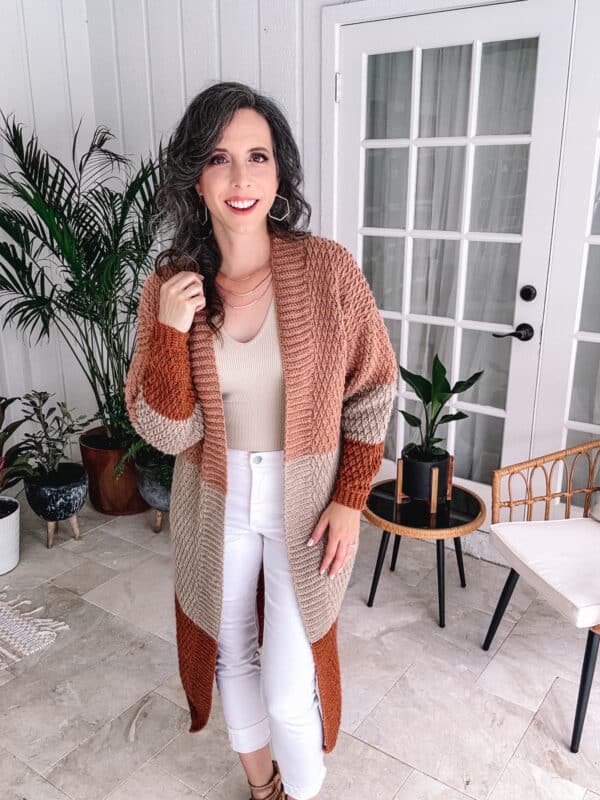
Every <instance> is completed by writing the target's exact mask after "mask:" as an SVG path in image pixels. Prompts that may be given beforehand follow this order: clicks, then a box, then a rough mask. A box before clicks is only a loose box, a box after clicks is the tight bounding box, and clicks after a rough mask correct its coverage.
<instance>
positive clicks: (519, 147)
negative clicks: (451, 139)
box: [471, 144, 529, 233]
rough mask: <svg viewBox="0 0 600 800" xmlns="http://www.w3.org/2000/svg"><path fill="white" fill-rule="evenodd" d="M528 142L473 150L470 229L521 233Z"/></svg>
mask: <svg viewBox="0 0 600 800" xmlns="http://www.w3.org/2000/svg"><path fill="white" fill-rule="evenodd" d="M528 160H529V145H527V144H516V145H511V144H507V145H489V146H485V147H477V148H476V149H475V166H474V173H473V204H472V207H471V230H472V231H493V232H494V233H521V230H522V228H523V209H524V206H525V187H526V185H527V164H528Z"/></svg>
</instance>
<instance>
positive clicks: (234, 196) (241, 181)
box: [196, 108, 279, 236]
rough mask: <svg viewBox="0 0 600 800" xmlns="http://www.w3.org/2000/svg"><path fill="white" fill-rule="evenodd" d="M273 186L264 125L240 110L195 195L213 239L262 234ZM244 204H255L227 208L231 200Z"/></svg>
mask: <svg viewBox="0 0 600 800" xmlns="http://www.w3.org/2000/svg"><path fill="white" fill-rule="evenodd" d="M278 184H279V178H278V170H277V164H276V163H275V157H274V155H273V142H272V138H271V129H270V127H269V124H268V122H267V121H266V119H265V118H264V117H263V116H262V115H261V114H259V113H258V112H256V111H254V110H253V109H251V108H240V109H239V110H238V111H236V112H235V114H234V116H233V117H232V119H231V122H230V123H229V125H228V126H227V127H226V128H225V130H224V132H223V135H222V137H221V139H220V140H219V142H218V144H217V146H216V147H215V149H214V150H213V152H212V153H211V154H210V156H209V159H208V162H207V163H206V165H205V167H204V169H203V171H202V174H201V176H200V178H199V179H198V181H197V183H196V191H197V192H198V194H199V195H201V196H203V197H204V202H205V203H206V205H207V207H208V212H209V214H210V216H211V220H212V226H213V230H214V231H215V234H216V235H217V236H218V234H219V233H222V234H224V235H227V234H239V233H244V234H247V233H253V232H254V231H259V230H260V231H264V230H265V228H266V217H267V213H268V211H269V210H270V208H271V206H272V205H273V202H274V200H275V194H276V192H277V187H278ZM249 200H254V201H257V202H255V203H254V205H253V206H252V208H250V209H248V210H242V211H239V210H237V209H235V208H232V206H231V205H229V203H231V202H232V201H234V202H235V201H237V202H238V203H239V202H240V201H249ZM244 205H247V203H244Z"/></svg>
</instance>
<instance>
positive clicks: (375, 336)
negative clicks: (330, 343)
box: [331, 245, 398, 510]
mask: <svg viewBox="0 0 600 800" xmlns="http://www.w3.org/2000/svg"><path fill="white" fill-rule="evenodd" d="M339 248H340V250H339V252H340V260H339V270H338V273H337V274H338V281H339V283H338V286H339V297H340V303H341V307H342V315H343V317H342V318H343V321H344V328H345V340H346V379H345V389H344V396H343V403H342V418H341V429H342V436H343V441H342V451H341V459H340V466H339V469H338V474H337V479H336V483H335V486H334V491H333V495H332V498H331V499H332V500H334V501H336V502H337V503H341V504H342V505H345V506H349V507H350V508H355V509H361V510H362V509H363V508H364V507H365V505H366V501H367V497H368V495H369V491H370V489H371V482H372V480H373V478H374V477H375V475H376V474H377V472H378V470H379V468H380V466H381V462H382V461H383V451H384V444H385V435H386V432H387V428H388V424H389V421H390V417H391V413H392V409H393V403H394V398H395V397H396V395H397V393H398V389H397V383H398V365H397V360H396V354H395V352H394V349H393V347H392V343H391V341H390V338H389V335H388V332H387V328H386V326H385V323H384V321H383V319H382V317H381V314H380V313H379V310H378V308H377V305H376V302H375V298H374V296H373V293H372V291H371V288H370V286H369V284H368V282H367V280H366V278H365V276H364V275H363V273H362V271H361V269H360V267H359V266H358V264H357V263H356V261H355V260H354V257H353V256H352V254H351V253H350V251H349V250H347V249H346V248H345V247H344V246H343V245H339Z"/></svg>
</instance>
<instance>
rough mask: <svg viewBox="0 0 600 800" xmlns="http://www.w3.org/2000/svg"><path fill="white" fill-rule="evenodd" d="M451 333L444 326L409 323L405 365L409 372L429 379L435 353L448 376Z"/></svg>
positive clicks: (448, 328)
mask: <svg viewBox="0 0 600 800" xmlns="http://www.w3.org/2000/svg"><path fill="white" fill-rule="evenodd" d="M452 333H453V329H452V328H450V327H448V326H445V325H425V324H422V323H420V322H411V323H410V325H409V330H408V364H407V368H408V369H409V370H410V372H416V373H417V374H419V375H424V376H426V377H428V378H430V376H431V367H432V365H433V357H434V355H435V354H436V353H437V354H438V356H439V358H440V361H441V362H442V364H443V365H444V366H445V367H446V370H447V372H448V374H449V373H450V369H451V366H452V338H453V336H452ZM411 391H412V390H411Z"/></svg>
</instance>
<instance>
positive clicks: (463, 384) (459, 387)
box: [452, 370, 484, 394]
mask: <svg viewBox="0 0 600 800" xmlns="http://www.w3.org/2000/svg"><path fill="white" fill-rule="evenodd" d="M483 373H484V370H481V372H475V373H474V374H473V375H471V377H470V378H467V380H466V381H457V382H456V383H455V384H454V386H453V387H452V394H459V393H460V392H466V391H467V389H470V388H471V386H473V384H474V383H475V382H476V381H478V380H479V378H481V376H482V375H483Z"/></svg>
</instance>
